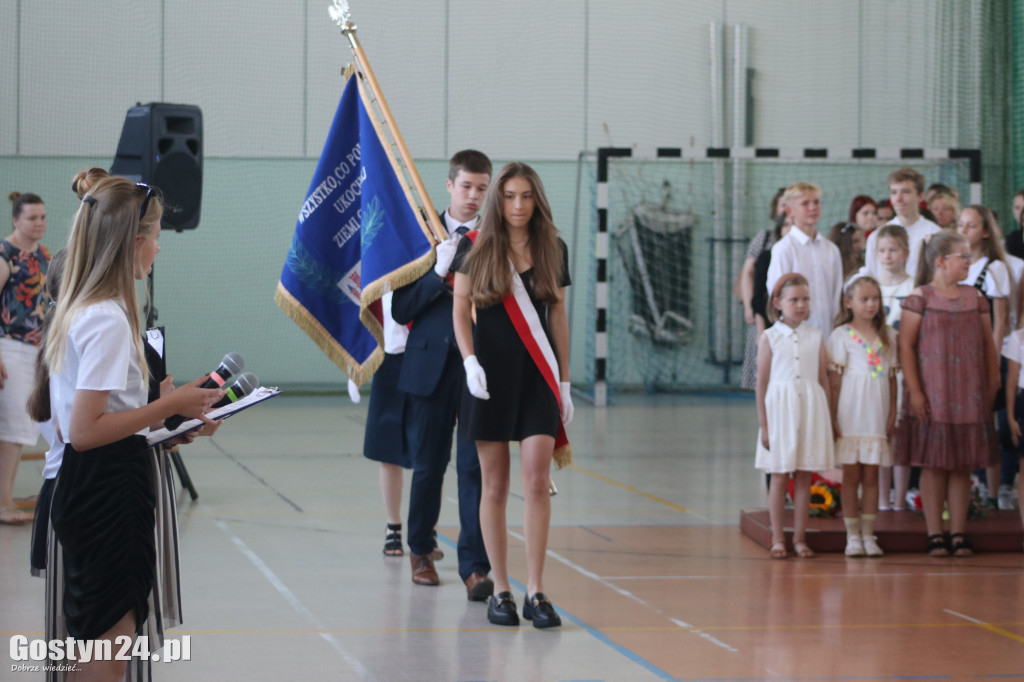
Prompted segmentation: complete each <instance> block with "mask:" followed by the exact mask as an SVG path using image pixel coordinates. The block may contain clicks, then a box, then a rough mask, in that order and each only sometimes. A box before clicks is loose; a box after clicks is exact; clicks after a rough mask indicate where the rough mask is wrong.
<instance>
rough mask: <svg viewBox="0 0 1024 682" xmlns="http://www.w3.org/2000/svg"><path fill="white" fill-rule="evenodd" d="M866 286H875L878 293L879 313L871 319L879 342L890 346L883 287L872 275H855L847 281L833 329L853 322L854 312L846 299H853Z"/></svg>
mask: <svg viewBox="0 0 1024 682" xmlns="http://www.w3.org/2000/svg"><path fill="white" fill-rule="evenodd" d="M865 284H868V285H870V286H873V287H874V288H875V291H877V292H878V312H876V313H875V316H874V317H872V318H871V325H872V326H873V327H874V328H875V332H876V333H877V334H878V340H879V341H881V342H882V345H884V346H888V345H889V325H887V324H886V323H885V306H883V305H882V285H880V284H879V283H878V280H877V279H875V278H874V277H871V276H870V275H854V276H853V277H851V278H850V279H848V280H846V284H845V285H844V286H843V296H842V304H841V305H840V306H839V314H838V315H836V319H835V324H833V327H840V326H842V325H844V324H848V323H850V322H852V321H853V310H852V309H851V308H849V307H847V305H846V299H847V298H853V293H854V292H855V291H856V290H857V287H859V286H863V285H865Z"/></svg>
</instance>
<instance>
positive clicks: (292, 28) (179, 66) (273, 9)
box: [164, 0, 305, 157]
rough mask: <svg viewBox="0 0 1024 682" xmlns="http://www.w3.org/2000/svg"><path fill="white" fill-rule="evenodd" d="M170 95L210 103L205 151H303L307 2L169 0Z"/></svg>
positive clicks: (220, 153)
mask: <svg viewBox="0 0 1024 682" xmlns="http://www.w3.org/2000/svg"><path fill="white" fill-rule="evenodd" d="M164 16H165V36H166V58H165V62H164V64H165V74H164V78H165V97H166V100H167V101H168V102H176V103H182V104H197V105H199V106H200V108H202V110H203V126H204V141H203V142H204V152H205V154H206V155H207V156H222V157H296V156H301V155H302V153H303V146H302V135H303V124H304V120H303V110H304V104H303V77H304V75H305V74H304V71H303V49H304V48H303V41H304V40H305V35H304V32H305V24H304V21H303V19H304V13H303V5H302V3H300V2H294V1H293V2H280V1H279V0H248V1H247V2H245V3H236V2H232V3H226V2H205V3H197V2H194V1H191V0H166V10H165V15H164Z"/></svg>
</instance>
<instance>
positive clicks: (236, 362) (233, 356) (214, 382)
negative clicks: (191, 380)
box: [199, 353, 245, 388]
mask: <svg viewBox="0 0 1024 682" xmlns="http://www.w3.org/2000/svg"><path fill="white" fill-rule="evenodd" d="M243 369H245V360H243V359H242V356H241V355H239V354H238V353H228V354H227V355H225V356H224V359H223V360H221V361H220V367H218V368H217V369H216V370H214V371H213V373H211V374H210V377H209V378H208V379H207V380H206V381H204V382H203V383H202V385H201V386H200V387H199V388H223V386H224V384H226V383H227V381H228V379H230V378H231V377H233V376H235V375H236V374H238V373H239V372H241V371H242V370H243Z"/></svg>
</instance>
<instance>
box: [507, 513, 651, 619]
mask: <svg viewBox="0 0 1024 682" xmlns="http://www.w3.org/2000/svg"><path fill="white" fill-rule="evenodd" d="M508 534H509V535H511V536H512V537H514V538H515V539H516V540H520V541H522V542H526V538H524V537H523V536H522V535H520V534H519V533H516V532H515V531H511V530H510V531H509V532H508ZM547 554H548V556H549V557H551V558H552V559H554V560H556V561H560V562H562V563H563V564H565V565H566V566H568V567H569V568H571V569H573V570H574V571H576V572H577V573H581V574H582V575H585V576H586V577H588V578H590V579H591V580H593V581H595V582H599V583H601V584H602V585H604V586H605V587H607V588H608V589H610V590H614V591H615V592H618V593H619V594H621V595H622V596H623V597H626V598H627V599H632V600H633V601H635V602H637V603H640V604H643V605H644V606H646V607H648V608H650V609H654V610H655V611H657V612H658V613H662V610H661V609H659V608H658V607H656V606H652V605H651V604H648V603H647V602H646V601H644V600H643V599H641V598H640V597H638V596H636V595H635V594H633V593H632V592H630V591H628V590H624V589H622V588H621V587H618V586H617V585H613V584H611V583H610V582H608V581H607V580H605V579H604V578H602V577H601V576H599V575H598V574H596V573H594V572H592V571H588V570H587V569H585V568H583V567H582V566H579V565H577V564H574V563H573V562H572V561H570V560H568V559H566V558H565V557H564V556H562V555H561V554H559V553H558V552H553V551H551V550H550V549H549V550H548V551H547Z"/></svg>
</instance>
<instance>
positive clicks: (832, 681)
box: [682, 673, 1024, 682]
mask: <svg viewBox="0 0 1024 682" xmlns="http://www.w3.org/2000/svg"><path fill="white" fill-rule="evenodd" d="M682 679H685V680H686V682H825V681H827V682H839V681H846V680H1020V679H1024V674H1021V675H1018V674H1016V673H1011V674H1006V675H994V674H993V675H972V676H970V677H964V676H963V675H957V676H955V677H953V676H950V675H885V676H882V677H878V676H876V677H702V678H682Z"/></svg>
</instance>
